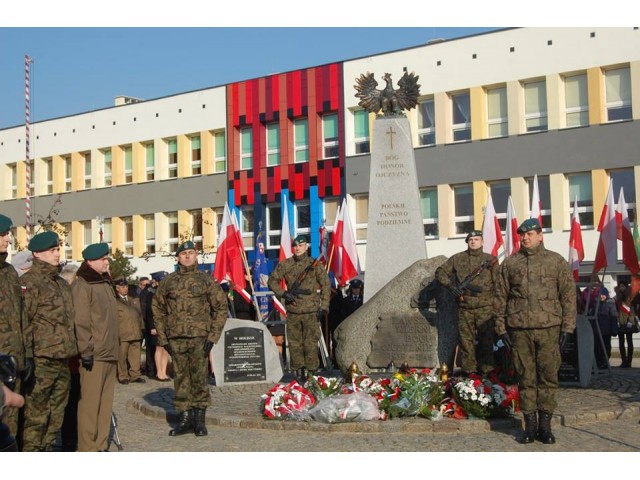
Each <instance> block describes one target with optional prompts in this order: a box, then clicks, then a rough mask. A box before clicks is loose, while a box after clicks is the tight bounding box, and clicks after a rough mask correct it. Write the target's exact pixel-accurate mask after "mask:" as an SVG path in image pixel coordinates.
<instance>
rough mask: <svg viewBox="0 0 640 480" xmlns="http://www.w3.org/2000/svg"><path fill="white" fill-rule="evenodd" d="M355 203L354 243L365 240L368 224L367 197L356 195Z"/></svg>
mask: <svg viewBox="0 0 640 480" xmlns="http://www.w3.org/2000/svg"><path fill="white" fill-rule="evenodd" d="M354 200H355V201H356V224H355V229H356V242H361V241H366V240H367V226H368V224H369V196H368V195H358V196H356V197H354Z"/></svg>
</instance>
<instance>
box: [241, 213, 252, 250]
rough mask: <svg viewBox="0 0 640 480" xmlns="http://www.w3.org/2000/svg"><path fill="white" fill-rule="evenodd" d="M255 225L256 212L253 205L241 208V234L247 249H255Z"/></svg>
mask: <svg viewBox="0 0 640 480" xmlns="http://www.w3.org/2000/svg"><path fill="white" fill-rule="evenodd" d="M253 225H254V212H253V205H248V206H245V207H240V233H241V234H242V243H243V244H244V248H245V249H249V250H251V249H253Z"/></svg>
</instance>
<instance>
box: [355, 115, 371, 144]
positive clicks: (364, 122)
mask: <svg viewBox="0 0 640 480" xmlns="http://www.w3.org/2000/svg"><path fill="white" fill-rule="evenodd" d="M353 125H354V134H353V136H354V141H355V144H356V154H359V153H369V152H370V151H371V149H370V144H369V114H368V113H367V112H365V111H364V110H356V111H355V112H353Z"/></svg>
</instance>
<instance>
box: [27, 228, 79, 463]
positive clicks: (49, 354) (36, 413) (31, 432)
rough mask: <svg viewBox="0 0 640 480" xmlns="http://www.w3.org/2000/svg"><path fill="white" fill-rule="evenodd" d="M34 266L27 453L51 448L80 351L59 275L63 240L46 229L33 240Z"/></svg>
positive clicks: (30, 292)
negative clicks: (73, 361)
mask: <svg viewBox="0 0 640 480" xmlns="http://www.w3.org/2000/svg"><path fill="white" fill-rule="evenodd" d="M29 250H31V252H33V266H32V267H31V269H30V270H29V271H28V272H27V273H25V274H24V275H23V276H22V277H21V278H20V280H21V283H22V285H23V287H24V299H25V331H24V336H25V349H26V354H27V357H31V358H33V359H34V363H35V383H34V385H33V390H31V391H30V392H28V393H27V395H26V396H25V406H24V433H23V439H24V440H23V447H22V449H23V451H25V452H45V451H52V449H53V445H54V443H55V441H56V436H57V434H58V430H60V427H61V426H62V421H63V419H64V409H65V406H66V405H67V400H68V398H69V390H70V388H71V372H70V371H69V359H70V358H71V357H73V356H74V355H76V354H77V353H78V349H77V346H76V335H75V332H74V325H73V300H72V298H71V288H70V287H69V284H68V283H67V282H66V281H65V280H64V279H63V278H62V277H60V276H59V275H58V274H59V273H60V240H59V238H58V234H57V233H55V232H42V233H39V234H37V235H35V236H34V237H33V238H32V239H31V241H30V242H29Z"/></svg>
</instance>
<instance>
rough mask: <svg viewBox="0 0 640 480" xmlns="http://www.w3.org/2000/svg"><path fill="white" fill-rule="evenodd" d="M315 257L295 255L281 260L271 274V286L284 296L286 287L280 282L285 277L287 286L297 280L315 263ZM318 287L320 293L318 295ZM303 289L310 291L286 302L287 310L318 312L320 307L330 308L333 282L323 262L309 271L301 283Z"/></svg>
mask: <svg viewBox="0 0 640 480" xmlns="http://www.w3.org/2000/svg"><path fill="white" fill-rule="evenodd" d="M313 261H314V260H313V258H310V257H309V256H307V255H304V256H300V257H296V256H295V255H294V256H292V257H289V258H287V259H286V260H285V261H284V262H280V263H279V264H278V265H277V266H276V268H275V269H274V270H273V272H271V275H269V281H268V285H269V288H270V289H271V290H272V291H273V293H275V294H276V295H277V296H279V297H282V295H283V294H284V292H285V289H284V288H282V286H281V285H280V282H281V280H282V279H284V281H285V283H286V284H287V288H291V286H292V285H293V284H294V283H295V282H296V280H297V279H298V278H300V277H301V276H302V274H303V272H304V271H305V269H307V267H310V266H311V265H312V264H313ZM318 288H320V294H319V295H318ZM300 289H301V290H306V291H307V292H308V293H304V294H300V295H299V296H298V297H297V298H296V300H295V302H292V303H289V302H287V303H285V307H286V308H287V312H291V313H312V312H317V311H318V310H319V309H320V308H323V309H324V310H329V300H330V298H331V283H330V282H329V277H328V275H327V272H325V270H324V267H323V266H322V265H321V264H317V265H316V266H315V267H312V268H311V269H310V270H309V271H307V273H306V276H305V277H304V280H303V281H302V283H301V284H300Z"/></svg>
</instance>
